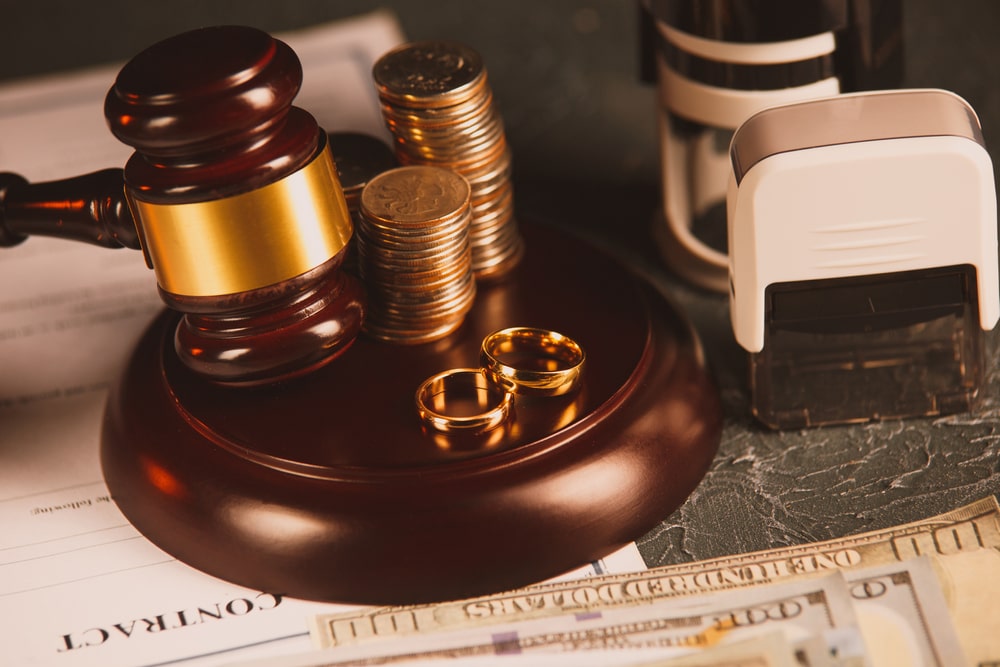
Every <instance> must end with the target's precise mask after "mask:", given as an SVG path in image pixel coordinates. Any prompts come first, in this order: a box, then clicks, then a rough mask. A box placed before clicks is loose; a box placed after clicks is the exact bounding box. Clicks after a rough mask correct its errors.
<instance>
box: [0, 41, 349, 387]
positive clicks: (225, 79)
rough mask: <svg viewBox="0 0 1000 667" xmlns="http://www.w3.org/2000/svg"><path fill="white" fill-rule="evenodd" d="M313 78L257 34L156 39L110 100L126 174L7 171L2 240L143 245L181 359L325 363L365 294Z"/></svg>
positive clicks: (227, 368) (216, 367) (228, 363)
mask: <svg viewBox="0 0 1000 667" xmlns="http://www.w3.org/2000/svg"><path fill="white" fill-rule="evenodd" d="M234 45H238V47H239V48H233V47H234ZM301 83H302V67H301V64H300V62H299V60H298V57H297V56H296V55H295V53H294V52H293V51H292V49H291V48H289V47H288V45H286V44H285V43H284V42H282V41H280V40H276V39H274V38H273V37H271V36H270V35H268V34H267V33H265V32H262V31H259V30H256V29H253V28H248V27H242V26H218V27H210V28H203V29H200V30H194V31H190V32H187V33H183V34H180V35H178V36H176V37H172V38H170V39H166V40H164V41H162V42H159V43H157V44H154V45H153V46H151V47H150V48H148V49H146V50H145V51H143V52H141V53H140V54H139V55H137V56H136V57H135V58H133V59H132V60H131V61H129V62H128V63H127V64H126V65H125V66H124V67H123V68H122V70H121V71H120V73H119V74H118V77H117V79H116V81H115V83H114V85H113V87H112V88H111V90H110V91H109V92H108V95H107V98H106V100H105V108H104V112H105V117H106V119H107V122H108V125H109V127H110V129H111V132H112V133H113V134H114V135H115V136H116V137H117V138H118V139H120V140H121V141H123V142H124V143H126V144H128V145H130V146H132V147H133V148H135V153H134V154H133V155H132V157H131V158H130V159H129V161H128V163H127V164H126V165H125V167H124V169H106V170H103V171H99V172H95V173H92V174H88V175H85V176H79V177H76V178H71V179H67V180H62V181H53V182H48V183H37V184H29V183H28V182H27V181H26V180H25V179H24V178H22V177H20V176H18V175H16V174H11V173H3V174H0V245H3V246H11V245H16V244H18V243H20V242H22V241H24V240H25V239H26V238H27V236H29V235H48V236H56V237H60V238H65V239H71V240H77V241H85V242H89V243H94V244H97V245H101V246H105V247H109V248H118V247H126V248H135V249H141V250H142V251H143V254H144V255H145V258H146V262H147V264H148V265H149V266H150V267H151V268H152V269H153V270H154V272H155V274H156V279H157V284H158V287H159V292H160V295H161V297H162V299H163V301H164V302H165V303H166V304H167V306H169V307H170V308H172V309H174V310H177V311H179V312H181V313H183V317H182V318H181V320H180V323H179V324H178V327H177V330H176V334H175V337H174V347H175V349H176V351H177V354H178V355H179V357H180V359H181V360H182V361H183V363H184V364H185V365H186V366H187V367H189V368H190V369H192V370H193V371H195V372H197V373H198V374H200V375H202V376H204V377H206V378H209V379H211V380H213V381H215V382H219V383H224V384H235V385H256V384H262V383H267V382H272V381H276V380H281V379H286V378H289V377H294V376H297V375H301V374H304V373H307V372H309V371H311V370H313V369H315V368H317V367H319V366H322V365H324V364H325V363H327V362H328V361H330V360H331V359H333V358H335V357H336V356H338V355H339V354H340V353H342V352H343V351H344V350H346V349H347V348H348V347H349V346H350V344H351V343H352V342H353V341H354V339H355V338H356V336H357V335H358V333H359V331H360V329H361V322H362V318H363V315H364V293H363V290H362V288H361V286H360V284H359V283H358V282H357V280H356V279H354V278H353V277H351V276H349V275H347V274H345V273H344V272H343V271H341V264H342V263H343V260H344V256H345V254H346V248H347V244H348V242H349V240H350V238H351V235H352V233H353V227H352V223H351V217H350V213H349V211H348V207H347V203H346V200H345V198H344V194H343V191H342V190H341V187H340V183H339V180H338V177H337V171H336V166H335V164H334V161H333V158H332V157H331V152H330V150H329V147H328V146H327V135H326V133H325V132H324V131H323V130H322V129H321V128H320V127H319V126H318V124H317V122H316V120H315V119H314V118H313V117H312V116H311V115H310V114H309V113H307V112H306V111H304V110H302V109H300V108H298V107H295V106H292V101H293V98H294V97H295V95H296V94H297V93H298V91H299V88H300V86H301Z"/></svg>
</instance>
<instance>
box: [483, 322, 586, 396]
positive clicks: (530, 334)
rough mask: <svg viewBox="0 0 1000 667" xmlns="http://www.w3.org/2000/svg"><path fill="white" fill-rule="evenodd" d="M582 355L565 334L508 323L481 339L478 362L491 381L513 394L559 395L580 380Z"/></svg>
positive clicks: (579, 349)
mask: <svg viewBox="0 0 1000 667" xmlns="http://www.w3.org/2000/svg"><path fill="white" fill-rule="evenodd" d="M585 359H586V355H585V354H584V352H583V348H582V347H580V345H579V344H578V343H577V342H576V341H575V340H573V339H572V338H570V337H568V336H564V335H562V334H561V333H557V332H555V331H549V330H547V329H535V328H531V327H511V328H509V329H501V330H500V331H494V332H493V333H491V334H490V335H489V336H487V337H486V338H485V339H483V345H482V349H481V351H480V355H479V363H480V364H481V365H482V367H483V371H484V372H485V373H486V377H488V378H489V379H490V380H491V381H493V382H495V383H496V384H497V385H499V386H500V387H502V388H503V389H505V390H507V391H509V392H511V393H513V394H531V395H535V396H562V395H564V394H567V393H569V392H570V391H572V390H573V389H574V388H575V387H576V386H577V384H578V383H579V381H580V374H581V373H582V372H583V363H584V361H585Z"/></svg>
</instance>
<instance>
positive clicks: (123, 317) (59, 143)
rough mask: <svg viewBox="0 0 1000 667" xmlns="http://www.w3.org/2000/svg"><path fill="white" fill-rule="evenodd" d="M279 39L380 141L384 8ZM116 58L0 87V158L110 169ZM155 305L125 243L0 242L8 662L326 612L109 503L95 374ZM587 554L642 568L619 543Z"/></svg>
mask: <svg viewBox="0 0 1000 667" xmlns="http://www.w3.org/2000/svg"><path fill="white" fill-rule="evenodd" d="M280 37H281V38H282V39H284V40H285V41H287V42H288V43H289V45H290V46H292V48H293V49H294V50H295V51H296V52H297V53H298V55H299V58H300V59H301V61H302V63H303V69H304V83H303V88H302V92H301V93H300V95H299V96H298V97H297V98H296V104H297V105H299V106H301V107H303V108H305V109H307V110H309V111H310V112H311V113H313V114H314V115H315V116H316V117H317V119H318V120H319V122H320V124H321V125H322V126H323V127H324V128H325V129H327V130H328V131H358V132H365V133H368V134H374V135H381V136H383V137H384V138H386V139H387V140H388V136H387V135H386V134H385V132H386V131H385V128H384V125H383V123H382V119H381V115H380V111H379V107H378V101H377V97H376V93H375V90H374V87H373V85H372V83H371V67H372V65H373V64H374V62H375V60H376V59H377V58H378V57H379V56H380V55H381V54H382V53H384V52H385V51H386V50H388V49H389V48H391V47H392V46H394V45H395V44H397V43H399V42H400V41H402V39H403V37H402V33H401V31H400V28H399V26H398V24H397V22H396V20H395V17H394V16H393V15H391V14H388V13H384V12H376V13H373V14H370V15H365V16H362V17H358V18H356V19H352V20H348V21H342V22H338V23H335V24H330V25H326V26H321V27H318V28H315V29H309V30H304V31H300V32H296V33H292V34H286V35H281V36H280ZM118 69H119V68H118V67H117V66H115V67H108V68H101V69H96V70H90V71H86V72H82V73H74V74H72V75H69V76H64V77H48V78H44V79H40V80H33V81H30V82H25V83H20V84H17V85H15V86H6V87H0V171H13V172H16V173H19V174H21V175H23V176H24V177H25V178H27V179H29V180H30V181H43V180H52V179H57V178H63V177H67V176H73V175H77V174H81V173H85V172H88V171H94V170H97V169H102V168H106V167H115V166H122V165H124V163H125V161H126V159H127V158H128V156H129V155H130V153H131V149H130V148H128V147H126V146H124V145H122V144H120V143H119V142H118V141H117V140H116V139H114V137H113V136H112V135H111V134H110V132H109V131H108V129H107V127H106V125H105V122H104V118H103V101H104V96H105V94H106V93H107V90H108V88H109V87H110V85H111V84H112V82H113V81H114V77H115V75H116V74H117V71H118ZM161 308H162V305H161V303H160V301H159V299H158V297H157V294H156V288H155V278H154V276H153V274H152V272H151V271H149V270H148V269H147V268H146V266H145V263H144V262H143V260H142V256H141V254H140V253H139V252H137V251H132V250H125V249H122V250H107V249H104V248H97V247H91V246H87V245H84V244H80V243H73V242H68V241H61V240H52V239H44V238H31V239H28V240H27V241H26V242H25V243H23V244H21V245H20V246H17V247H16V248H0V527H2V530H0V619H2V621H3V622H2V624H0V628H2V631H0V637H2V638H3V640H4V641H3V650H2V655H3V658H2V660H0V662H2V663H3V664H5V665H6V664H9V665H18V666H19V667H26V666H30V665H56V666H59V667H62V666H66V667H80V666H86V665H95V666H97V665H100V666H101V667H115V666H118V665H122V666H124V665H128V666H133V667H134V666H138V665H150V666H151V665H168V664H181V663H183V664H184V665H192V666H193V665H211V664H218V663H221V662H231V661H233V660H240V659H249V658H260V657H267V656H273V655H279V654H285V653H289V652H301V651H305V650H308V649H309V648H310V646H311V644H310V640H309V636H308V624H307V622H306V619H307V618H308V617H309V616H311V615H313V614H316V613H320V612H331V611H335V610H336V609H337V606H336V605H331V604H320V603H312V602H304V601H299V600H291V599H283V598H277V597H275V596H273V595H269V594H264V593H260V592H257V591H252V590H248V589H245V588H241V587H239V586H235V585H232V584H229V583H227V582H224V581H220V580H218V579H215V578H213V577H210V576H207V575H205V574H203V573H201V572H198V571H195V570H193V569H191V568H189V567H187V566H186V565H184V564H182V563H179V562H178V561H176V560H175V559H173V558H172V557H170V556H168V555H167V554H165V553H164V552H162V551H160V550H159V549H158V548H157V547H155V546H154V545H152V544H151V543H150V542H149V541H147V540H146V539H145V538H143V537H142V536H140V535H139V534H138V533H137V532H136V531H135V529H134V528H132V526H131V525H130V524H129V523H128V522H127V521H126V520H125V518H124V517H123V516H122V514H121V513H120V512H119V511H118V509H117V507H116V506H115V504H114V503H113V502H112V501H111V499H110V497H109V495H108V490H107V487H106V486H105V484H104V482H103V479H102V476H101V470H100V464H99V461H98V441H99V432H100V423H101V417H102V414H103V406H104V401H105V398H106V392H107V387H108V384H109V382H111V381H112V380H113V379H114V378H115V377H116V376H117V375H118V373H119V371H120V369H121V367H122V365H123V363H124V361H125V359H126V357H127V355H128V354H129V352H130V350H131V349H132V347H133V345H134V344H135V342H136V340H137V339H138V337H139V335H140V334H141V332H142V331H143V329H145V327H146V326H147V325H148V323H149V322H150V320H151V319H152V318H153V316H154V315H155V314H156V313H157V312H159V311H160V309H161ZM596 567H597V568H599V569H605V570H611V571H624V570H629V569H641V568H644V567H645V566H644V564H643V563H642V559H641V557H640V556H639V554H638V551H637V550H636V549H635V547H634V545H632V546H630V547H629V548H628V549H626V550H624V551H623V552H621V553H619V554H616V555H614V556H612V557H609V558H608V559H605V561H603V562H602V563H601V564H597V565H596ZM590 571H591V572H592V571H593V568H591V569H590ZM577 574H580V573H579V572H578V573H577ZM341 609H346V608H345V607H342V608H341Z"/></svg>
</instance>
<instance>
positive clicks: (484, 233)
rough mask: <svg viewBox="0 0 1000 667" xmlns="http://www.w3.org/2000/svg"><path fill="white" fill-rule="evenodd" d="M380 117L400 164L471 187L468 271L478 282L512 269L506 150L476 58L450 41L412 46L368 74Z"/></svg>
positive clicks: (517, 254) (514, 235) (513, 233)
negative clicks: (455, 177)
mask: <svg viewBox="0 0 1000 667" xmlns="http://www.w3.org/2000/svg"><path fill="white" fill-rule="evenodd" d="M374 78H375V85H376V87H377V89H378V94H379V98H380V100H381V105H382V115H383V117H384V119H385V122H386V125H387V127H388V128H389V130H390V131H391V132H392V134H393V137H394V139H395V153H396V158H397V159H398V160H399V162H400V163H401V164H426V165H434V166H438V167H444V168H447V169H451V170H453V171H456V172H458V173H460V174H461V175H462V176H464V177H465V178H466V180H468V181H469V185H470V186H471V188H472V227H471V229H470V231H469V242H470V244H471V246H472V266H473V271H474V273H475V276H476V278H477V279H479V280H490V279H496V278H500V277H502V276H503V275H504V274H506V273H507V272H508V271H509V270H510V269H512V268H514V266H516V265H517V262H518V261H519V260H520V258H521V255H522V253H523V242H522V239H521V235H520V233H519V232H518V229H517V223H516V221H515V219H514V196H513V189H512V187H511V180H510V173H511V156H510V148H509V146H508V144H507V139H506V136H505V135H504V128H503V122H502V120H501V118H500V115H499V114H498V113H497V112H496V110H495V108H494V105H493V93H492V91H491V90H490V86H489V84H488V83H487V80H486V69H485V68H484V67H483V61H482V58H480V56H479V54H478V53H476V51H474V50H472V49H470V48H469V47H467V46H465V45H463V44H459V43H456V42H447V41H432V42H415V43H411V44H404V45H403V46H401V47H399V48H397V49H394V50H392V51H390V52H389V53H386V54H385V55H383V56H382V57H381V58H379V60H378V62H376V63H375V68H374Z"/></svg>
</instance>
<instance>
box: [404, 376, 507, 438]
mask: <svg viewBox="0 0 1000 667" xmlns="http://www.w3.org/2000/svg"><path fill="white" fill-rule="evenodd" d="M416 402H417V413H418V414H419V415H420V419H421V420H422V421H423V422H424V424H426V425H427V426H430V427H431V428H432V429H434V430H435V431H438V432H440V433H448V434H459V433H466V434H477V433H483V432H485V431H489V430H492V429H494V428H496V427H497V426H500V424H502V423H503V422H504V421H506V420H507V417H508V416H509V415H510V410H511V404H512V402H513V396H511V394H510V393H508V392H506V391H504V390H503V388H502V387H499V386H497V385H494V384H492V383H491V382H490V381H489V380H487V379H486V376H485V375H484V374H483V371H482V370H481V369H479V368H453V369H450V370H447V371H444V372H441V373H438V374H437V375H432V376H431V377H429V378H427V379H426V380H424V382H423V384H421V385H420V387H419V388H418V389H417V394H416Z"/></svg>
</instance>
